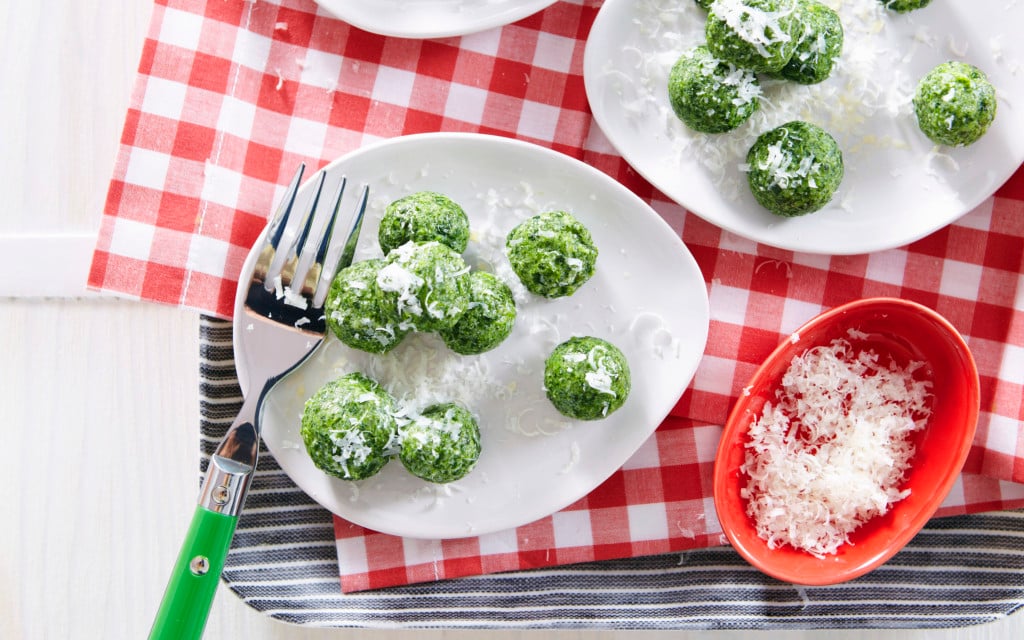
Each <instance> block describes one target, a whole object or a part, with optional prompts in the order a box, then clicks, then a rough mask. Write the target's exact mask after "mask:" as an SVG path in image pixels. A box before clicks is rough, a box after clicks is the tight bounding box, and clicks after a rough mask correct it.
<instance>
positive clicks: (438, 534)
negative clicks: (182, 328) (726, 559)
mask: <svg viewBox="0 0 1024 640" xmlns="http://www.w3.org/2000/svg"><path fill="white" fill-rule="evenodd" d="M457 141H463V142H467V143H469V144H483V145H498V146H499V147H501V148H508V149H512V148H516V149H519V150H520V152H523V153H533V154H537V157H538V158H540V157H544V158H548V159H551V160H554V161H556V162H559V163H564V164H565V166H571V167H573V170H574V171H578V172H580V173H581V174H583V175H587V176H589V179H591V180H594V181H596V182H600V183H603V185H604V187H603V188H607V189H614V190H616V191H618V192H619V193H620V194H621V195H622V197H624V198H626V199H628V200H631V201H633V202H634V203H635V205H636V206H637V207H638V210H644V211H647V212H648V213H649V216H651V218H650V221H651V222H652V223H653V224H657V225H662V226H663V228H662V231H663V232H664V234H665V236H664V237H666V238H667V237H668V235H671V236H672V237H673V238H674V239H675V241H676V242H677V244H678V246H677V248H678V250H679V251H680V253H679V256H678V257H679V260H680V261H681V264H685V265H686V269H687V270H688V273H682V274H677V275H678V276H679V279H680V280H683V281H688V286H690V287H691V288H692V290H691V291H690V293H695V292H696V291H697V290H699V292H700V295H698V296H697V297H695V298H691V299H689V303H690V304H691V306H690V307H689V308H688V312H689V313H690V314H691V315H692V317H693V318H694V319H695V320H697V321H698V324H699V332H698V333H699V335H688V336H687V338H686V341H687V343H689V344H690V346H689V347H688V349H689V350H690V351H692V352H694V353H695V354H696V356H695V357H691V359H690V361H689V362H687V363H686V364H685V366H684V367H682V368H680V370H679V373H680V376H679V378H678V382H677V384H676V386H677V389H676V391H677V393H675V395H674V396H672V397H671V398H668V397H666V398H663V399H662V402H661V406H660V407H659V408H658V411H657V412H656V413H657V419H656V420H652V421H651V423H650V424H649V425H647V426H646V427H645V428H644V429H643V430H637V431H636V437H635V438H634V439H633V442H632V443H631V450H630V451H629V452H628V453H629V455H631V454H632V453H634V452H635V451H636V449H638V448H639V447H640V446H642V445H643V443H644V442H645V441H646V440H647V438H648V437H650V435H651V434H652V433H653V432H654V431H655V430H656V428H657V427H658V426H659V424H660V423H661V422H662V421H663V420H664V419H665V417H666V416H668V414H669V413H670V411H671V409H672V407H673V406H674V404H675V403H676V401H677V400H678V397H679V396H681V395H682V393H683V392H684V391H685V390H686V389H687V388H688V387H689V385H690V384H691V383H692V381H693V377H694V375H695V374H696V370H697V367H698V365H699V364H700V362H701V360H702V358H703V352H704V349H705V347H706V342H707V338H708V332H709V327H710V306H709V300H708V297H707V290H706V284H705V282H704V279H703V275H702V273H701V271H700V268H699V266H698V265H697V263H696V260H695V259H694V257H693V255H692V254H691V253H690V252H689V250H688V249H687V248H686V246H685V245H684V244H683V242H682V240H681V239H680V238H679V236H678V234H676V233H675V232H674V231H673V230H672V229H671V228H670V227H669V225H668V223H667V222H665V221H664V219H662V218H661V217H660V216H659V215H658V214H657V213H656V212H655V211H654V210H653V209H651V208H650V206H649V205H648V204H647V203H645V202H644V201H643V200H642V199H641V198H639V197H638V196H636V195H635V194H633V193H632V192H631V191H629V190H628V189H627V188H626V187H624V186H623V185H621V184H620V183H618V182H616V181H615V180H614V179H612V178H611V177H610V176H608V175H607V174H605V173H603V172H601V171H600V170H598V169H596V168H594V167H591V166H590V165H587V164H585V163H583V162H582V161H579V160H576V159H574V158H571V157H570V156H567V155H565V154H562V153H559V152H557V151H554V150H551V149H548V148H545V147H541V146H539V145H535V144H533V143H529V142H525V141H521V140H517V139H513V138H505V137H501V136H495V135H489V134H476V133H424V134H413V135H407V136H399V137H397V138H391V139H387V140H382V141H378V142H376V143H372V144H370V145H367V146H364V147H362V148H359V149H357V150H355V151H352V152H350V153H348V154H345V155H343V156H342V157H340V158H338V159H336V160H334V161H332V162H330V163H329V164H328V165H326V167H324V169H326V170H334V169H336V168H337V167H338V166H341V165H348V164H353V163H357V162H358V161H359V159H360V157H362V156H364V155H366V154H370V153H381V152H386V151H388V150H400V149H401V147H402V146H403V145H409V144H419V143H429V144H436V145H446V144H448V143H451V142H457ZM313 175H315V174H313ZM353 178H358V176H357V175H354V174H349V179H350V183H351V180H352V179H353ZM311 182H312V177H311V178H309V179H307V181H306V182H305V183H303V185H302V187H301V188H300V200H301V197H302V193H303V192H304V191H307V190H309V189H310V184H311ZM364 233H365V231H364ZM261 237H262V235H261ZM258 246H260V241H259V240H257V242H256V243H255V245H254V247H258ZM256 257H257V252H256V250H255V248H254V249H253V250H251V251H250V253H249V255H248V256H247V258H246V260H245V262H244V264H243V267H242V271H241V275H240V281H246V280H247V279H248V277H249V274H251V272H252V269H253V267H254V265H255V259H256ZM243 305H244V292H243V291H242V290H241V287H240V288H239V291H238V294H237V295H236V300H235V310H236V317H237V316H238V311H239V309H241V307H242V306H243ZM241 324H242V323H238V322H236V323H235V324H234V327H233V332H234V333H233V336H234V340H235V344H238V337H237V336H238V335H239V333H240V332H241V330H242V328H241V326H240V325H241ZM325 342H326V341H325ZM338 344H340V343H338ZM236 361H237V362H236V365H237V366H236V369H237V371H238V378H239V383H240V386H241V388H242V389H243V392H247V390H248V389H249V386H250V381H249V380H248V378H247V375H246V366H245V362H244V354H243V353H242V352H241V351H240V350H239V351H237V352H236ZM636 378H637V375H636V371H634V380H636ZM634 385H635V382H634ZM273 393H274V392H271V394H269V395H273ZM310 393H311V391H310ZM633 393H634V394H636V393H637V391H636V387H635V386H634V392H633ZM613 417H614V416H613ZM580 426H583V427H586V426H587V425H585V424H584V425H576V427H574V428H579V427H580ZM263 431H264V433H263V435H264V442H265V444H266V446H267V447H268V449H269V450H270V451H271V453H273V454H274V456H275V458H276V459H277V462H278V463H279V465H280V466H281V468H282V469H283V470H284V471H285V473H286V474H288V475H289V476H290V477H291V478H292V480H293V481H294V482H295V483H296V484H297V485H298V486H299V487H300V488H301V489H303V490H305V491H306V492H307V493H309V494H310V496H311V497H312V498H313V499H314V500H315V501H317V502H318V503H320V504H321V505H322V506H324V507H325V508H327V509H328V510H329V511H331V512H332V513H335V514H337V515H339V516H341V517H342V518H344V519H347V520H349V521H350V522H353V523H355V524H358V525H361V526H364V527H366V528H368V529H370V530H374V531H378V532H381V533H388V534H391V535H396V536H401V537H406V538H426V539H451V538H460V537H467V536H478V535H483V534H486V533H493V532H496V531H500V530H506V529H512V528H515V527H518V526H521V525H525V524H528V523H530V522H533V521H535V520H538V519H540V518H543V517H545V516H547V515H550V514H551V513H554V512H555V511H558V510H560V509H562V508H564V507H566V506H568V505H570V504H572V503H573V502H575V501H576V500H578V499H580V498H582V497H583V496H584V495H586V494H587V493H589V492H590V491H592V490H593V489H594V488H595V487H596V486H598V485H599V484H600V482H603V481H604V480H606V479H607V478H608V477H609V476H611V475H612V474H613V473H614V472H615V471H616V470H618V469H619V468H620V467H621V466H622V465H623V463H625V462H626V460H627V459H628V457H629V455H626V454H623V455H621V456H620V457H621V459H620V460H617V461H616V464H613V465H606V466H607V468H606V469H605V471H604V473H603V475H602V476H601V479H600V481H597V482H591V483H590V484H588V485H587V486H586V487H583V488H581V487H574V489H575V490H574V491H572V492H567V493H565V494H564V495H562V496H561V499H560V500H558V501H557V503H555V502H552V503H550V504H549V505H548V506H546V507H544V508H541V509H534V510H533V511H531V512H530V513H528V514H526V515H520V516H518V517H514V518H513V517H509V518H505V519H502V520H497V521H492V522H489V523H475V524H474V527H473V528H472V530H471V531H468V532H467V531H466V530H465V529H464V528H463V527H462V525H461V523H460V524H459V525H458V526H454V525H453V526H433V527H430V526H427V527H424V526H422V523H419V524H418V525H417V528H416V529H412V528H405V527H396V526H392V524H389V523H386V522H381V521H379V520H373V519H370V520H367V519H364V518H360V517H359V514H358V513H353V511H351V510H349V509H346V508H341V509H339V508H338V504H339V502H338V500H337V498H336V496H334V497H329V499H325V498H324V496H322V495H319V492H318V491H315V490H314V491H309V490H307V487H308V486H309V484H308V478H304V477H302V475H301V473H299V472H297V470H296V469H295V468H294V466H293V465H290V464H289V463H288V462H287V461H286V459H284V458H283V457H282V454H285V455H287V453H286V452H287V450H290V449H294V446H292V445H290V444H288V443H282V442H280V441H276V440H275V439H274V438H273V437H272V436H270V435H268V432H270V431H271V430H270V429H268V425H264V426H263ZM299 446H300V447H301V445H299ZM302 456H303V457H305V458H306V460H307V461H308V456H306V455H305V452H304V451H303V452H302ZM309 466H310V467H311V466H312V465H311V463H309ZM389 466H392V467H393V466H400V463H399V462H397V461H392V462H391V463H389ZM403 471H404V470H403ZM315 478H316V479H315V483H317V484H323V483H328V484H331V483H333V484H337V483H342V485H346V484H348V483H344V482H343V481H340V480H336V479H332V478H330V477H329V476H326V474H323V473H321V472H319V471H318V470H317V472H316V474H315Z"/></svg>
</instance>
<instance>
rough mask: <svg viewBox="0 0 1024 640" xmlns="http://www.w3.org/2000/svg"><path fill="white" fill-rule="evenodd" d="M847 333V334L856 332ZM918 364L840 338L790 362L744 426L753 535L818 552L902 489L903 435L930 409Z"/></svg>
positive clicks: (831, 550)
mask: <svg viewBox="0 0 1024 640" xmlns="http://www.w3.org/2000/svg"><path fill="white" fill-rule="evenodd" d="M861 335H862V334H859V333H858V332H856V331H851V333H850V336H851V338H856V337H859V336H861ZM922 366H923V363H921V362H911V363H910V364H908V365H907V366H906V367H900V366H898V365H897V364H895V363H882V362H880V358H879V356H878V354H877V353H876V352H874V351H872V350H856V349H855V348H854V347H853V346H852V345H851V343H850V342H849V341H847V340H845V339H837V340H833V341H832V342H831V343H830V344H829V345H827V346H820V347H815V348H813V349H809V350H807V351H805V352H804V353H803V354H801V355H799V356H796V357H794V358H793V360H792V362H791V363H790V366H789V368H788V369H787V370H786V373H785V374H784V375H783V378H782V384H781V387H780V388H779V389H778V390H777V392H776V399H777V402H776V403H774V404H773V403H766V404H765V406H764V410H763V412H762V414H761V415H760V416H759V417H758V418H756V419H755V420H754V421H753V423H752V424H751V425H750V430H749V435H750V442H749V443H748V444H747V451H746V456H745V461H744V464H743V465H742V467H741V472H742V473H744V474H746V476H747V478H748V482H747V485H746V486H745V487H744V488H743V489H742V490H741V492H740V495H741V497H742V498H744V499H745V500H747V514H748V515H749V516H750V517H751V518H752V519H753V521H754V523H755V525H756V528H757V534H758V536H760V537H761V538H762V539H764V540H765V541H767V543H768V547H769V548H771V549H775V548H778V547H781V546H783V545H789V546H792V547H794V548H796V549H801V550H803V551H806V552H808V553H811V554H813V555H814V556H817V557H819V558H821V557H824V556H826V555H830V554H835V553H836V551H837V549H838V548H839V547H840V545H843V544H846V543H848V542H849V536H850V534H851V533H852V532H853V531H854V530H855V529H856V528H857V527H859V526H860V525H862V524H864V523H865V522H867V521H868V520H870V519H871V518H874V517H876V516H879V515H882V514H884V513H886V512H887V511H888V510H889V508H890V506H891V505H892V504H894V503H896V502H898V501H900V500H902V499H903V498H905V497H906V496H908V495H910V490H909V489H904V490H901V489H900V485H901V484H902V482H903V480H904V477H905V474H906V472H907V470H908V469H909V468H910V462H911V459H912V457H913V455H914V446H913V443H912V442H911V435H912V434H913V433H915V432H917V431H920V430H921V429H923V428H924V426H925V424H926V423H927V420H928V417H929V415H930V413H931V408H930V397H931V394H930V392H929V389H930V388H931V382H930V381H928V380H922V379H920V375H918V376H915V372H917V371H918V370H920V369H921V367H922Z"/></svg>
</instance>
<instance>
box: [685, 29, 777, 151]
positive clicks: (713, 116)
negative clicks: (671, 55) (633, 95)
mask: <svg viewBox="0 0 1024 640" xmlns="http://www.w3.org/2000/svg"><path fill="white" fill-rule="evenodd" d="M760 95H761V86H760V85H759V84H758V82H757V76H755V75H754V73H753V72H752V71H750V70H748V69H740V68H738V67H736V66H735V65H733V64H730V63H728V62H723V61H721V60H719V59H718V58H716V57H715V56H713V55H712V54H711V51H709V50H708V48H707V47H706V46H705V45H700V46H697V47H694V48H693V49H690V50H689V51H687V52H685V53H683V55H681V56H680V57H679V59H678V60H677V61H676V63H675V64H674V65H672V69H671V71H670V72H669V76H668V97H669V103H670V104H671V105H672V111H674V112H675V114H676V116H678V117H679V119H680V120H682V121H683V122H684V123H686V125H687V126H688V127H690V128H691V129H693V130H695V131H700V132H703V133H723V132H725V131H731V130H732V129H735V128H736V127H738V126H740V125H741V124H743V123H744V122H746V121H747V119H748V118H750V115H751V114H752V113H754V111H756V110H757V107H758V104H759V101H758V97H759V96H760Z"/></svg>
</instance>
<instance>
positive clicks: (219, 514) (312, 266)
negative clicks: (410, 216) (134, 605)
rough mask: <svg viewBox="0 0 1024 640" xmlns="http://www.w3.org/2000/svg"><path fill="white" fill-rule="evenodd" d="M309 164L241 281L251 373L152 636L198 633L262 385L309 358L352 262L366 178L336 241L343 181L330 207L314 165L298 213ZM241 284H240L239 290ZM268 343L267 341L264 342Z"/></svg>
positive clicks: (227, 540) (236, 508)
mask: <svg viewBox="0 0 1024 640" xmlns="http://www.w3.org/2000/svg"><path fill="white" fill-rule="evenodd" d="M304 170H305V165H300V166H299V168H298V170H297V171H296V173H295V176H294V177H293V178H292V181H291V183H290V185H289V187H288V189H287V190H286V191H285V194H284V196H283V197H282V199H281V202H280V204H279V205H278V208H277V211H276V212H275V214H274V216H273V217H272V218H271V220H270V221H269V222H268V224H267V228H266V230H265V231H264V233H263V235H262V236H261V237H262V238H263V245H262V248H261V249H260V252H259V254H258V257H257V259H256V262H255V265H254V266H253V271H252V275H251V277H250V278H249V279H248V281H244V280H243V281H241V282H240V283H239V288H240V289H241V287H243V286H245V287H246V289H245V302H244V304H243V305H242V308H241V309H240V310H239V312H238V313H237V314H236V317H235V319H234V321H235V323H236V324H237V323H244V327H243V328H242V329H241V330H240V331H238V330H236V331H235V345H234V346H235V355H236V360H238V362H239V363H240V364H241V365H242V367H244V372H245V373H246V374H247V377H248V383H249V384H248V391H247V393H245V399H244V401H243V403H242V408H241V410H240V411H239V413H238V417H237V418H236V419H235V421H234V422H233V423H232V425H231V427H230V428H229V429H228V432H227V434H226V435H225V436H224V439H223V440H222V441H221V443H220V445H219V446H218V447H217V449H216V451H214V453H213V455H212V456H211V457H210V463H209V466H208V468H207V472H206V478H205V480H204V481H203V485H202V489H201V490H200V492H199V501H198V504H197V505H196V510H195V513H194V515H193V517H192V524H191V526H190V527H189V529H188V533H187V534H186V536H185V541H184V543H183V544H182V548H181V551H180V552H179V554H178V558H177V561H176V562H175V565H174V569H173V570H172V572H171V577H170V580H169V582H168V585H167V589H166V591H165V593H164V597H163V600H162V601H161V603H160V608H159V609H158V611H157V615H156V618H155V620H154V622H153V627H152V629H151V630H150V636H149V637H150V638H176V639H178V638H198V637H200V636H202V633H203V629H204V627H205V626H206V620H207V618H208V616H209V612H210V606H211V604H212V603H213V597H214V594H215V593H216V589H217V584H218V583H219V582H220V574H221V571H222V570H223V568H224V561H225V559H226V557H227V553H228V548H229V547H230V545H231V538H232V537H233V536H234V532H235V526H236V525H237V523H238V517H239V514H240V513H241V510H242V506H243V504H244V502H245V496H246V492H247V490H248V488H249V484H250V482H251V480H252V476H253V473H254V471H255V469H256V463H257V460H258V457H259V438H260V424H261V417H262V410H263V403H264V400H265V399H266V397H267V394H268V393H269V392H270V390H271V389H273V387H274V385H275V384H277V382H278V381H280V380H281V379H282V378H284V377H285V376H286V375H288V374H289V373H291V372H292V371H294V370H295V369H296V368H297V367H299V366H300V365H301V364H302V363H303V362H305V361H306V360H307V359H308V358H309V357H310V356H311V355H312V354H313V353H314V352H315V351H316V348H317V347H318V346H319V345H320V344H321V343H322V342H323V340H324V337H325V335H326V327H327V324H326V318H325V315H324V309H323V306H324V301H325V300H326V298H327V292H328V290H329V288H330V284H331V280H332V279H333V278H334V276H335V274H336V273H337V271H338V270H339V269H342V268H344V267H346V266H348V265H350V264H351V263H352V258H353V256H354V254H355V249H356V244H357V243H358V240H359V232H360V229H361V228H362V220H363V214H364V212H365V210H366V202H367V199H368V197H369V189H368V187H367V186H365V185H364V186H363V188H362V190H361V192H360V195H359V198H358V201H357V203H356V205H355V212H354V214H353V217H352V226H351V230H350V232H349V234H348V236H347V237H346V239H345V242H344V243H343V244H339V243H338V242H335V241H334V240H333V236H334V231H335V226H336V222H337V219H338V216H339V212H340V210H341V203H342V196H343V195H344V192H345V185H346V182H347V180H346V179H345V178H344V177H342V178H341V180H340V182H339V185H338V187H337V191H336V195H335V196H334V198H333V199H332V201H331V203H330V205H329V206H324V205H322V204H321V203H320V198H321V195H322V193H323V189H324V182H325V180H326V172H324V171H320V172H319V174H318V175H319V177H318V178H317V181H316V186H315V187H314V192H313V196H312V198H311V199H310V202H309V205H308V206H307V207H305V209H304V210H303V211H302V212H301V214H300V215H294V214H296V211H297V209H296V207H295V202H296V197H297V195H298V192H299V184H300V183H301V181H302V174H303V172H304ZM241 295H242V291H239V296H241ZM268 347H269V348H268Z"/></svg>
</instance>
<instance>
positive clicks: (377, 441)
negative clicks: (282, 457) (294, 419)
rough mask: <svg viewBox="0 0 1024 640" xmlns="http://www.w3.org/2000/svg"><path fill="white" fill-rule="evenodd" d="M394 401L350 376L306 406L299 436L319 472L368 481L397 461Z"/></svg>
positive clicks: (374, 385) (374, 386)
mask: <svg viewBox="0 0 1024 640" xmlns="http://www.w3.org/2000/svg"><path fill="white" fill-rule="evenodd" d="M394 412H395V401H394V399H393V398H392V397H391V396H390V395H389V394H388V393H387V391H385V390H384V388H383V387H381V386H380V385H379V384H377V383H376V382H375V381H373V380H371V379H369V378H367V377H366V376H364V375H363V374H361V373H350V374H348V375H345V376H342V377H340V378H337V379H335V380H332V381H330V382H328V383H327V384H325V385H324V386H323V387H321V388H320V389H319V390H318V391H317V392H316V393H315V394H313V396H312V397H310V398H309V399H308V400H307V401H306V404H305V407H304V408H303V411H302V426H301V427H300V429H299V433H300V435H301V436H302V442H303V444H305V446H306V452H307V453H309V457H310V459H312V461H313V464H315V465H316V466H317V468H318V469H320V470H321V471H323V472H324V473H327V474H330V475H332V476H334V477H336V478H341V479H342V480H363V479H365V478H369V477H370V476H372V475H374V474H375V473H377V472H378V471H380V470H381V469H382V468H383V467H384V465H385V464H387V462H388V460H390V459H391V456H392V455H393V451H392V447H393V446H394V444H395V439H396V437H397V424H396V422H395V417H394Z"/></svg>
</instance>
